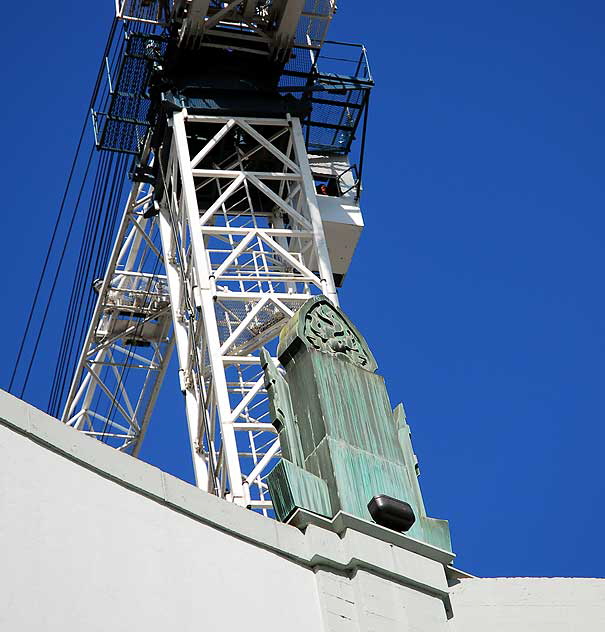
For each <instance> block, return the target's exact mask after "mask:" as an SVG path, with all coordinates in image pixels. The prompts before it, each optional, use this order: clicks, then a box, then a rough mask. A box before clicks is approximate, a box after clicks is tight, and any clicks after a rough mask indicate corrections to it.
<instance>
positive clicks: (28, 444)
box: [0, 391, 605, 632]
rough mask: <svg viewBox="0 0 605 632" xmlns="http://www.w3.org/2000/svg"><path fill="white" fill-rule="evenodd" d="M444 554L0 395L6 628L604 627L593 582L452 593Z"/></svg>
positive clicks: (345, 630)
mask: <svg viewBox="0 0 605 632" xmlns="http://www.w3.org/2000/svg"><path fill="white" fill-rule="evenodd" d="M303 518H304V517H303ZM324 522H326V521H324ZM301 526H302V525H301ZM450 558H451V556H449V555H448V553H447V552H445V551H441V550H439V549H435V548H434V547H430V546H427V545H425V544H423V543H420V542H417V541H415V540H413V539H412V538H408V537H406V536H404V535H400V534H396V533H394V532H392V531H387V530H385V529H383V528H382V527H378V526H377V525H372V524H370V523H367V522H365V521H361V520H359V519H357V518H353V517H350V516H349V517H347V516H346V515H345V514H340V515H339V516H337V517H336V518H335V519H334V521H332V523H330V524H323V525H320V524H319V523H315V524H313V522H312V521H311V522H310V523H309V524H308V525H307V526H306V527H305V528H304V532H303V531H301V530H300V529H298V528H296V527H294V526H290V525H284V524H280V523H276V522H274V521H272V520H268V519H265V518H263V517H262V516H259V515H258V514H255V513H253V512H251V511H248V510H246V509H243V508H240V507H235V506H233V505H231V504H229V503H227V502H225V501H222V500H220V499H217V498H215V497H213V496H210V495H209V494H206V493H204V492H202V491H200V490H199V489H196V488H194V487H192V486H191V485H189V484H187V483H184V482H183V481H180V480H178V479H175V478H174V477H172V476H170V475H168V474H166V473H164V472H161V471H160V470H158V469H157V468H154V467H152V466H150V465H148V464H146V463H142V462H140V461H137V460H136V459H133V458H131V457H129V456H127V455H124V454H120V453H118V452H116V451H115V450H112V449H111V448H108V447H107V446H105V445H103V444H101V443H100V442H98V441H95V440H93V439H90V438H88V437H85V436H83V435H82V434H81V433H78V432H76V431H75V430H73V429H71V428H66V427H65V426H63V425H62V424H60V423H59V422H57V421H56V420H54V419H52V418H50V417H48V416H47V415H45V414H44V413H42V412H40V411H38V410H36V409H35V408H33V407H31V406H28V405H27V404H25V403H24V402H21V401H20V400H17V399H16V398H14V397H12V396H10V395H8V394H6V393H4V392H2V391H0V561H1V564H0V630H2V631H4V630H7V631H8V630H10V631H11V632H30V631H31V632H33V631H36V632H38V631H40V630H61V631H62V632H72V631H73V632H81V631H82V630H86V631H90V632H97V631H98V632H101V631H103V632H106V631H107V630H112V631H114V630H115V631H116V632H119V631H122V630H124V631H126V630H128V631H138V630H145V632H155V631H156V630H157V631H158V632H160V631H161V632H165V631H166V630H179V632H181V631H183V632H187V631H189V630H191V631H193V630H195V631H196V632H197V631H198V630H209V631H215V630H228V631H231V630H234V631H240V630H262V631H263V632H272V631H275V632H277V631H280V632H283V631H284V630H287V631H288V632H298V631H301V632H302V631H303V630H304V631H313V632H316V631H317V632H408V631H409V632H448V631H449V632H475V631H477V632H479V631H481V632H484V631H485V630H489V632H525V631H528V632H529V631H530V630H531V632H535V631H538V632H539V631H540V630H545V631H546V630H547V629H548V631H549V632H552V631H553V630H554V631H555V632H563V631H565V632H571V631H575V630H580V631H582V632H593V631H594V632H596V631H597V630H598V631H599V632H602V630H605V602H604V599H605V580H576V579H571V580H568V579H556V580H544V579H496V580H492V579H463V580H461V581H460V582H459V583H457V584H456V585H454V586H453V587H451V588H450V587H448V583H447V575H448V574H449V575H450V578H451V576H452V573H451V572H448V573H446V568H445V566H446V565H447V564H448V563H449V560H450ZM448 617H449V618H448Z"/></svg>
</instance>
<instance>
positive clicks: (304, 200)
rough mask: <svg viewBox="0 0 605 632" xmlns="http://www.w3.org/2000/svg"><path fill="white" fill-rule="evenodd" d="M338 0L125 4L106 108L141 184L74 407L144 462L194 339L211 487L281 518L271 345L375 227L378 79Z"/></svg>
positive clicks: (188, 372)
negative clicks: (159, 402)
mask: <svg viewBox="0 0 605 632" xmlns="http://www.w3.org/2000/svg"><path fill="white" fill-rule="evenodd" d="M335 9H336V7H335V2H334V0H274V1H270V0H235V1H233V2H214V1H211V0H175V2H168V1H167V0H165V1H163V2H162V1H154V0H121V1H120V0H116V16H117V19H118V20H119V22H118V24H119V28H118V29H116V31H115V36H114V41H113V42H112V49H111V50H110V52H108V54H107V57H106V60H105V61H106V66H107V81H108V89H107V91H106V93H105V97H104V101H103V102H99V103H97V104H96V105H95V108H94V109H93V113H92V118H93V124H94V129H95V137H96V143H97V147H98V148H99V150H102V151H117V152H123V153H130V154H132V155H133V161H134V162H133V169H132V173H131V178H132V180H133V184H132V188H131V191H130V195H129V197H128V200H127V202H126V205H125V208H124V213H123V217H122V220H121V224H120V227H119V230H118V233H117V236H116V238H115V243H114V246H113V250H112V254H111V256H110V260H109V265H108V267H107V270H106V273H105V276H104V278H103V279H102V280H101V279H99V280H98V281H97V282H96V283H95V290H96V291H97V293H98V299H97V303H96V307H95V310H94V314H93V316H92V319H91V321H90V326H89V329H88V333H87V335H86V339H85V343H84V346H83V348H82V350H81V355H80V357H79V361H78V364H77V369H76V372H75V375H74V376H73V380H72V383H71V387H70V389H69V393H68V396H67V401H66V404H65V408H64V412H63V417H62V419H63V421H64V422H65V423H66V424H68V425H70V426H73V427H74V428H77V429H78V430H80V431H82V432H84V433H86V434H88V435H90V436H92V437H96V438H98V439H101V440H104V441H106V442H107V443H109V444H110V445H112V446H114V447H115V448H117V449H119V450H122V451H126V452H129V453H131V454H132V455H134V456H136V455H137V454H138V453H139V451H140V448H141V443H142V441H143V438H144V436H145V432H146V429H147V426H148V424H149V422H150V420H151V417H152V413H153V410H154V404H155V402H156V399H157V396H158V392H159V389H160V386H161V384H162V380H163V377H164V375H165V373H166V370H167V368H168V364H169V360H170V357H171V354H172V351H173V350H174V348H175V346H176V353H177V357H178V365H179V380H180V387H181V390H182V393H183V395H184V400H185V413H186V418H187V424H188V429H189V437H190V442H191V453H192V457H193V463H194V470H195V476H196V482H197V485H198V486H199V487H201V488H203V489H205V490H207V491H208V492H211V493H213V494H216V495H218V496H220V497H223V498H226V499H228V500H231V501H232V502H235V503H237V504H240V505H243V506H248V507H251V508H253V509H257V510H261V511H263V512H264V513H267V512H268V511H269V510H270V508H271V499H270V497H269V495H268V491H267V486H266V483H265V480H264V479H265V476H266V474H267V472H268V471H270V469H271V468H272V467H273V465H274V464H275V462H276V460H277V459H278V458H279V442H278V439H277V434H276V432H275V429H274V428H273V426H272V424H271V422H270V419H269V415H268V405H267V397H266V393H265V391H264V387H263V375H262V370H261V367H260V363H259V355H258V352H259V349H260V348H261V347H262V346H265V347H267V348H268V349H269V350H270V351H271V352H272V353H274V352H275V346H276V345H275V340H276V338H277V336H278V334H279V331H280V329H281V327H282V326H283V325H284V323H285V322H286V319H288V318H289V317H290V316H292V314H293V313H294V312H296V310H297V309H298V308H299V307H300V306H301V305H302V304H303V303H304V302H305V301H306V300H307V299H308V298H309V297H310V296H311V295H313V294H317V293H323V294H325V295H326V296H327V297H329V298H330V300H332V301H333V302H334V303H337V301H338V296H337V287H338V286H340V285H341V283H342V280H343V279H344V276H345V274H346V271H347V269H348V266H349V262H350V260H351V257H352V254H353V251H354V249H355V245H356V242H357V239H358V237H359V234H360V231H361V228H362V226H363V222H362V217H361V211H360V207H359V194H360V184H361V183H360V176H361V174H360V168H359V167H358V165H357V164H353V162H352V160H351V159H350V155H351V152H352V143H353V140H354V137H355V134H356V132H363V133H364V134H365V120H366V116H367V105H368V99H369V93H370V89H371V86H372V85H373V84H372V79H371V76H370V73H369V68H368V64H367V59H366V55H365V49H364V48H363V47H362V46H357V45H350V44H337V43H335V42H330V41H327V40H326V32H327V29H328V26H329V24H330V22H331V20H332V17H333V15H334V12H335ZM112 51H113V52H112ZM334 51H337V52H336V53H335V52H334ZM343 51H344V52H343ZM361 144H363V142H362V143H361ZM362 156H363V147H362V148H361V158H362ZM361 158H360V160H359V165H361V164H362V162H361ZM276 362H277V360H276ZM177 414H179V411H176V410H175V411H174V416H175V417H176V415H177ZM171 422H173V420H172V419H166V420H165V423H171Z"/></svg>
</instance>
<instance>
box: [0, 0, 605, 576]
mask: <svg viewBox="0 0 605 632" xmlns="http://www.w3.org/2000/svg"><path fill="white" fill-rule="evenodd" d="M94 4H95V7H94V9H93V8H84V9H83V8H82V7H81V3H76V2H71V3H69V2H60V3H54V4H53V9H52V11H49V9H48V3H43V2H41V0H32V2H29V3H18V4H17V6H15V7H13V8H12V9H11V12H10V13H9V14H8V15H7V16H6V17H5V20H3V22H2V25H1V26H0V29H2V38H3V42H4V47H5V58H6V59H7V61H6V62H5V63H6V65H5V68H4V98H3V99H2V101H1V102H0V112H1V117H0V121H1V125H2V136H3V139H4V142H5V151H4V153H3V161H2V162H3V164H2V167H3V175H4V179H5V189H4V212H3V214H2V231H3V236H4V240H3V245H4V247H3V249H2V264H3V268H4V270H5V298H4V301H5V303H4V304H5V306H6V307H5V309H4V310H3V311H2V315H1V318H2V327H3V331H4V332H5V335H6V343H5V345H4V362H3V367H2V369H1V373H0V384H1V385H2V386H3V387H6V386H7V384H8V381H9V377H10V371H11V370H12V364H13V359H14V357H15V354H16V351H17V347H18V342H19V339H20V336H21V334H22V331H23V326H24V318H25V317H26V315H27V312H28V309H29V302H30V301H31V297H32V292H33V287H34V285H35V283H36V281H37V278H38V275H39V272H40V267H41V263H42V260H43V256H44V253H45V252H46V248H47V245H48V239H49V232H50V230H51V229H52V225H53V222H54V218H55V216H56V211H57V208H58V204H59V201H60V196H61V193H62V189H63V186H64V183H65V179H66V173H67V170H68V167H69V164H70V162H71V159H72V156H73V150H74V147H75V143H76V140H77V135H78V133H79V129H80V125H81V121H82V117H83V115H84V111H85V108H86V106H87V103H88V99H89V95H90V91H91V88H92V83H93V80H94V76H95V74H96V70H97V67H98V62H99V59H100V54H101V47H102V45H103V43H104V41H105V37H106V32H107V29H108V25H109V21H110V18H111V12H112V9H113V2H111V1H110V0H106V2H105V3H103V2H97V3H94ZM103 4H105V6H103ZM504 4H506V6H502V5H504ZM369 6H370V5H368V4H367V3H363V4H362V3H361V2H358V1H356V2H354V1H352V0H349V1H347V0H343V1H342V2H341V6H340V7H339V11H338V14H337V17H336V19H335V21H334V24H333V28H332V31H331V33H330V37H331V38H332V39H342V40H347V41H354V42H364V43H365V44H366V46H367V48H368V51H369V56H370V63H371V66H372V70H373V74H374V78H375V80H376V88H375V90H374V93H373V97H372V109H371V113H370V124H369V132H368V133H369V136H368V143H367V154H366V162H365V167H364V169H365V174H364V175H365V183H364V186H365V191H364V195H363V198H362V202H363V210H364V214H365V221H366V228H365V231H364V233H363V236H362V240H361V242H360V245H359V247H358V250H357V253H356V256H355V259H354V262H353V265H352V267H351V269H350V271H349V275H348V278H347V281H346V283H345V287H344V288H343V290H342V292H341V303H342V306H343V307H344V309H345V310H346V311H347V313H348V314H349V315H350V316H351V318H352V319H353V321H354V322H355V323H356V324H357V325H358V327H359V328H360V330H361V331H362V332H363V333H364V334H365V335H366V337H367V339H368V341H369V343H370V345H371V347H372V349H373V351H374V353H375V355H376V358H377V360H378V363H379V371H380V372H381V373H382V374H383V375H384V376H385V378H386V380H387V384H388V388H389V392H390V395H391V399H392V403H393V405H395V404H397V403H398V402H399V401H403V402H404V403H405V406H406V409H407V413H408V420H409V423H410V425H411V427H412V431H413V440H414V446H415V449H416V452H417V454H418V456H419V458H420V465H421V470H422V476H421V484H422V486H423V492H424V496H425V501H426V504H427V507H428V510H429V513H430V515H432V516H435V517H439V518H447V519H448V520H450V524H451V529H452V539H453V544H454V550H455V551H456V552H457V553H458V556H459V558H458V562H457V563H458V565H459V566H460V567H461V568H463V569H466V570H468V571H469V572H471V573H474V574H477V575H484V576H494V575H547V576H552V575H563V576H603V575H604V574H605V573H604V569H605V553H603V552H602V551H601V549H600V548H599V547H597V546H595V540H596V541H598V540H597V538H598V537H599V533H600V531H601V529H602V527H601V525H602V524H603V523H604V522H605V502H604V501H605V498H604V496H605V494H604V487H605V485H604V482H603V463H604V459H603V446H604V445H605V427H604V415H603V392H604V388H603V365H604V360H605V353H604V351H605V324H604V321H603V311H604V308H605V298H604V296H603V278H602V277H603V267H604V263H605V261H604V258H605V257H604V254H603V242H604V237H603V235H604V233H605V219H604V215H603V211H604V204H603V202H604V197H605V180H604V178H603V147H604V146H605V117H604V114H603V113H604V112H605V88H604V84H603V80H602V77H603V68H604V66H605V43H604V40H605V38H604V32H605V5H603V4H602V3H600V2H596V1H594V2H593V1H576V2H571V0H568V1H567V2H562V1H560V2H557V1H554V2H553V1H551V2H542V1H538V0H536V1H534V2H531V3H528V2H520V1H515V0H510V1H509V2H507V3H485V2H478V1H465V2H459V3H455V4H454V3H451V2H445V1H442V2H440V1H433V2H424V3H411V2H403V3H381V4H378V3H376V4H372V5H371V11H368V7H369ZM65 300H66V299H65ZM64 308H65V305H60V304H58V305H56V306H54V307H53V313H51V315H50V316H51V318H52V319H53V322H59V319H60V316H61V313H62V310H63V309H64ZM53 343H54V339H53V337H52V336H51V337H48V338H46V339H45V342H44V348H43V349H42V351H41V358H42V366H43V367H44V359H45V357H46V356H48V357H51V356H52V346H53ZM50 380H51V376H50V375H48V374H45V373H44V370H42V371H38V373H37V375H36V377H35V380H34V381H33V383H32V385H31V387H30V388H29V389H28V391H27V392H26V399H28V400H30V401H32V402H34V403H37V404H42V403H43V402H45V400H46V397H47V392H48V391H47V389H48V384H49V383H50ZM165 386H166V392H167V394H166V395H165V396H164V398H163V400H162V419H159V420H158V422H157V423H155V424H152V426H151V428H150V431H149V435H148V438H147V443H146V445H145V448H144V451H143V457H144V458H145V459H147V460H149V461H151V462H153V463H155V464H157V465H159V466H161V467H163V468H164V469H167V470H169V471H172V472H174V473H176V474H178V475H180V476H183V477H185V478H187V477H190V476H191V472H190V467H189V464H188V462H187V447H186V444H185V441H186V434H185V432H186V431H185V424H184V419H183V409H182V401H181V398H180V394H179V393H178V389H177V387H176V381H175V376H174V372H172V373H171V376H170V377H169V379H168V380H167V382H166V385H165Z"/></svg>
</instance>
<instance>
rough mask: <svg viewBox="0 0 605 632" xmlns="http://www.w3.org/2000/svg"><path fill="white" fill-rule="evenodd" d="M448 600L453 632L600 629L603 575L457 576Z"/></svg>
mask: <svg viewBox="0 0 605 632" xmlns="http://www.w3.org/2000/svg"><path fill="white" fill-rule="evenodd" d="M451 598H452V608H453V611H454V618H453V619H452V620H451V621H450V624H451V625H452V628H453V630H454V632H485V631H486V630H487V631H489V632H542V631H544V632H603V631H604V630H605V579H582V578H542V577H502V578H496V579H488V578H481V579H462V580H461V581H460V583H459V584H457V585H456V586H454V587H453V588H452V593H451Z"/></svg>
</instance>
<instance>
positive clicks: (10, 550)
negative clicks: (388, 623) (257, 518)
mask: <svg viewBox="0 0 605 632" xmlns="http://www.w3.org/2000/svg"><path fill="white" fill-rule="evenodd" d="M0 463H1V464H2V483H1V489H0V504H1V512H0V559H2V571H1V574H2V579H1V588H0V591H1V592H0V602H1V603H0V629H1V630H7V631H8V630H15V631H19V632H26V631H27V632H29V631H30V630H31V631H32V632H33V631H34V630H35V631H39V630H74V631H76V630H78V631H79V630H90V631H97V630H98V631H99V632H101V631H103V632H106V631H107V630H179V631H181V630H182V631H189V630H191V631H192V632H193V631H194V630H196V631H198V630H200V629H205V630H220V629H225V630H244V629H254V628H255V626H254V621H255V619H256V618H257V617H259V616H260V613H261V612H263V613H264V615H265V616H266V609H267V599H268V598H269V596H270V595H272V596H275V597H277V598H276V599H271V606H270V607H271V617H270V618H265V619H264V621H263V630H275V631H276V632H277V631H278V630H279V631H283V630H285V629H288V630H296V631H297V630H301V631H302V630H316V629H318V628H320V622H319V604H318V600H317V592H316V587H315V578H314V574H313V572H312V571H310V570H307V569H304V568H302V567H301V566H299V565H297V564H294V563H292V562H290V561H289V560H286V559H284V558H282V557H279V556H277V555H275V554H273V553H269V552H268V551H266V550H263V549H262V548H259V547H255V546H252V545H251V544H248V543H245V542H241V541H239V540H237V539H236V538H234V537H232V536H230V535H226V534H224V533H221V532H220V531H218V530H216V529H212V528H211V527H208V526H206V525H203V524H200V523H198V522H195V521H193V520H191V519H190V518H188V517H186V516H183V515H180V514H178V513H176V512H174V511H172V510H170V509H168V508H167V507H163V506H161V505H159V504H158V503H155V502H153V501H151V500H149V499H147V498H145V497H144V496H141V495H140V494H137V493H135V492H133V491H130V490H128V489H125V488H123V487H121V486H119V485H116V484H115V483H113V482H111V481H108V480H106V479H104V478H102V477H100V476H98V475H96V474H95V473H93V472H90V471H88V470H86V469H84V468H82V467H80V466H78V465H76V464H74V463H72V462H70V461H68V460H67V459H64V458H61V457H60V456H57V455H56V454H53V453H52V452H50V451H48V450H45V449H42V448H40V447H38V446H36V445H35V444H33V443H31V442H28V441H27V439H25V438H24V437H22V436H19V435H17V434H15V433H13V432H11V431H10V430H7V429H6V428H5V427H3V426H0ZM133 544H134V546H133ZM261 568H262V590H261V587H260V586H259V575H258V571H259V569H261ZM234 585H237V586H239V587H240V589H239V590H237V591H236V592H233V591H232V590H231V587H232V586H234ZM243 586H247V587H248V589H247V590H244V589H243V588H242V587H243Z"/></svg>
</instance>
